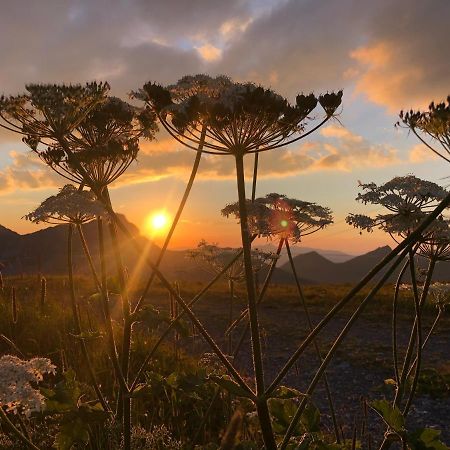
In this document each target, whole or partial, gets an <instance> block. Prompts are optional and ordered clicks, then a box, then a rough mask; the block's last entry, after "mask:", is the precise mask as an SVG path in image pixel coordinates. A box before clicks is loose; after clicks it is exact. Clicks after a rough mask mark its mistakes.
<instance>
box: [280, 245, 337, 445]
mask: <svg viewBox="0 0 450 450" xmlns="http://www.w3.org/2000/svg"><path fill="white" fill-rule="evenodd" d="M285 246H286V251H287V254H288V258H289V263H290V265H291V269H292V273H293V275H294V279H295V284H296V286H297V292H298V296H299V298H300V302H301V304H302V307H303V311H304V312H305V316H306V320H307V321H308V327H309V331H310V332H311V331H312V330H313V328H314V327H313V324H312V321H311V315H310V314H309V311H308V307H307V305H306V301H305V296H304V295H303V289H302V287H301V285H300V280H299V278H298V275H297V269H296V268H295V264H294V259H293V258H292V253H291V249H290V246H289V240H288V239H285ZM313 345H314V348H315V350H316V354H317V357H318V358H319V361H320V362H321V363H322V362H323V358H322V354H321V352H320V348H319V344H318V343H317V340H316V339H314V340H313ZM323 383H324V386H325V391H326V394H327V398H328V404H329V406H330V413H331V419H332V421H333V427H334V434H335V436H336V442H337V443H338V444H340V443H341V438H340V435H339V426H338V423H337V419H336V411H335V408H334V402H333V397H332V395H331V389H330V385H329V383H328V377H327V375H326V372H324V373H323Z"/></svg>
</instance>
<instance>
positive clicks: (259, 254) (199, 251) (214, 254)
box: [187, 240, 275, 282]
mask: <svg viewBox="0 0 450 450" xmlns="http://www.w3.org/2000/svg"><path fill="white" fill-rule="evenodd" d="M239 251H240V249H236V248H224V247H219V246H218V245H216V244H208V243H207V242H206V241H205V240H201V241H200V242H199V244H198V245H197V248H195V249H193V250H190V251H189V252H188V253H187V257H189V258H192V259H194V260H195V261H196V263H197V264H198V265H199V266H200V267H201V268H203V269H204V270H206V271H207V272H210V273H212V274H218V273H220V272H222V271H223V269H224V268H225V267H226V266H227V265H228V264H229V262H230V261H231V260H232V259H233V258H234V257H235V256H236V255H237V253H239ZM251 255H252V263H253V264H252V267H253V270H254V272H259V271H260V270H262V269H263V268H264V267H266V265H267V264H268V263H269V262H270V261H271V260H273V258H274V257H275V255H274V254H273V253H270V252H263V251H261V250H258V249H253V250H252V253H251ZM225 275H226V277H227V278H228V279H229V280H231V281H235V282H241V281H244V279H245V267H244V260H243V258H242V257H240V258H238V259H237V260H236V261H235V262H234V263H233V264H232V265H231V267H230V268H229V269H228V270H227V271H226V273H225Z"/></svg>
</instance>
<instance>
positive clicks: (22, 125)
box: [0, 82, 109, 150]
mask: <svg viewBox="0 0 450 450" xmlns="http://www.w3.org/2000/svg"><path fill="white" fill-rule="evenodd" d="M26 90H27V93H25V94H23V95H17V96H10V97H4V96H2V97H1V98H0V117H1V118H2V119H3V126H4V127H5V128H9V129H11V130H12V131H15V132H17V133H20V134H23V135H24V136H25V138H24V140H25V142H27V144H29V145H30V146H31V147H32V149H33V150H36V149H37V146H38V144H39V142H46V141H47V140H51V139H52V138H53V137H54V136H56V135H60V136H64V135H65V134H66V133H68V132H70V131H71V130H73V129H74V128H75V127H76V126H77V125H78V124H79V123H80V122H81V121H82V120H83V119H84V118H85V116H86V114H88V113H89V112H90V111H91V110H92V109H93V108H95V107H96V106H97V105H98V104H101V103H102V102H103V101H104V100H105V98H106V93H107V92H108V90H109V85H108V83H95V82H94V83H86V84H85V85H84V86H81V85H64V84H62V85H57V84H29V85H27V86H26Z"/></svg>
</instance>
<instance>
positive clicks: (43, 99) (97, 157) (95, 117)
mask: <svg viewBox="0 0 450 450" xmlns="http://www.w3.org/2000/svg"><path fill="white" fill-rule="evenodd" d="M108 90H109V85H108V84H107V83H99V84H97V83H88V84H86V85H85V86H81V85H69V86H66V85H29V86H27V91H28V92H27V93H26V94H24V95H19V96H16V97H8V98H6V97H1V99H0V118H1V119H2V121H0V125H1V126H3V127H4V128H7V129H9V130H12V131H15V132H17V133H20V134H22V135H23V136H24V137H23V140H24V142H25V143H26V144H27V145H28V146H29V147H30V148H31V149H32V150H33V151H34V152H35V153H37V154H38V156H39V157H40V158H41V159H42V160H43V161H44V162H45V163H46V164H48V165H49V166H50V167H51V168H52V169H53V170H55V171H56V172H57V173H59V174H60V175H62V176H63V177H64V178H66V179H68V180H70V181H73V182H76V183H84V184H86V185H88V186H90V187H93V186H94V185H95V186H97V187H99V188H103V187H105V186H107V185H108V184H109V183H111V182H112V181H114V180H116V179H117V178H118V177H119V176H120V175H122V174H123V173H124V171H125V170H126V169H127V168H128V166H129V165H130V164H131V163H132V162H133V161H134V160H135V159H136V156H137V153H138V150H139V146H138V140H139V138H140V137H141V136H143V137H146V138H149V139H151V138H153V136H154V134H155V133H156V131H157V126H156V115H155V113H154V112H153V111H152V110H150V109H148V108H147V109H143V110H142V109H138V108H135V107H132V106H131V105H129V104H128V103H126V102H124V101H122V100H120V99H118V98H116V97H108V96H107V92H108Z"/></svg>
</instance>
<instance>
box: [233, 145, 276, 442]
mask: <svg viewBox="0 0 450 450" xmlns="http://www.w3.org/2000/svg"><path fill="white" fill-rule="evenodd" d="M235 160H236V178H237V189H238V198H239V217H240V225H241V239H242V248H243V250H244V269H245V282H246V287H247V297H248V315H249V322H250V334H251V340H252V357H253V369H254V376H255V384H256V409H257V412H258V418H259V422H260V425H261V431H262V434H263V440H264V444H265V446H266V450H274V449H276V443H275V437H274V433H273V430H272V423H271V420H270V414H269V408H268V404H267V399H266V398H265V396H264V391H265V387H264V367H263V360H262V350H261V337H260V334H259V332H260V329H259V323H258V312H257V305H256V291H255V280H254V274H253V267H252V253H251V252H252V250H251V240H250V233H249V230H248V220H247V206H246V201H247V200H246V196H245V175H244V156H243V153H241V152H239V151H238V152H236V154H235Z"/></svg>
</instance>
